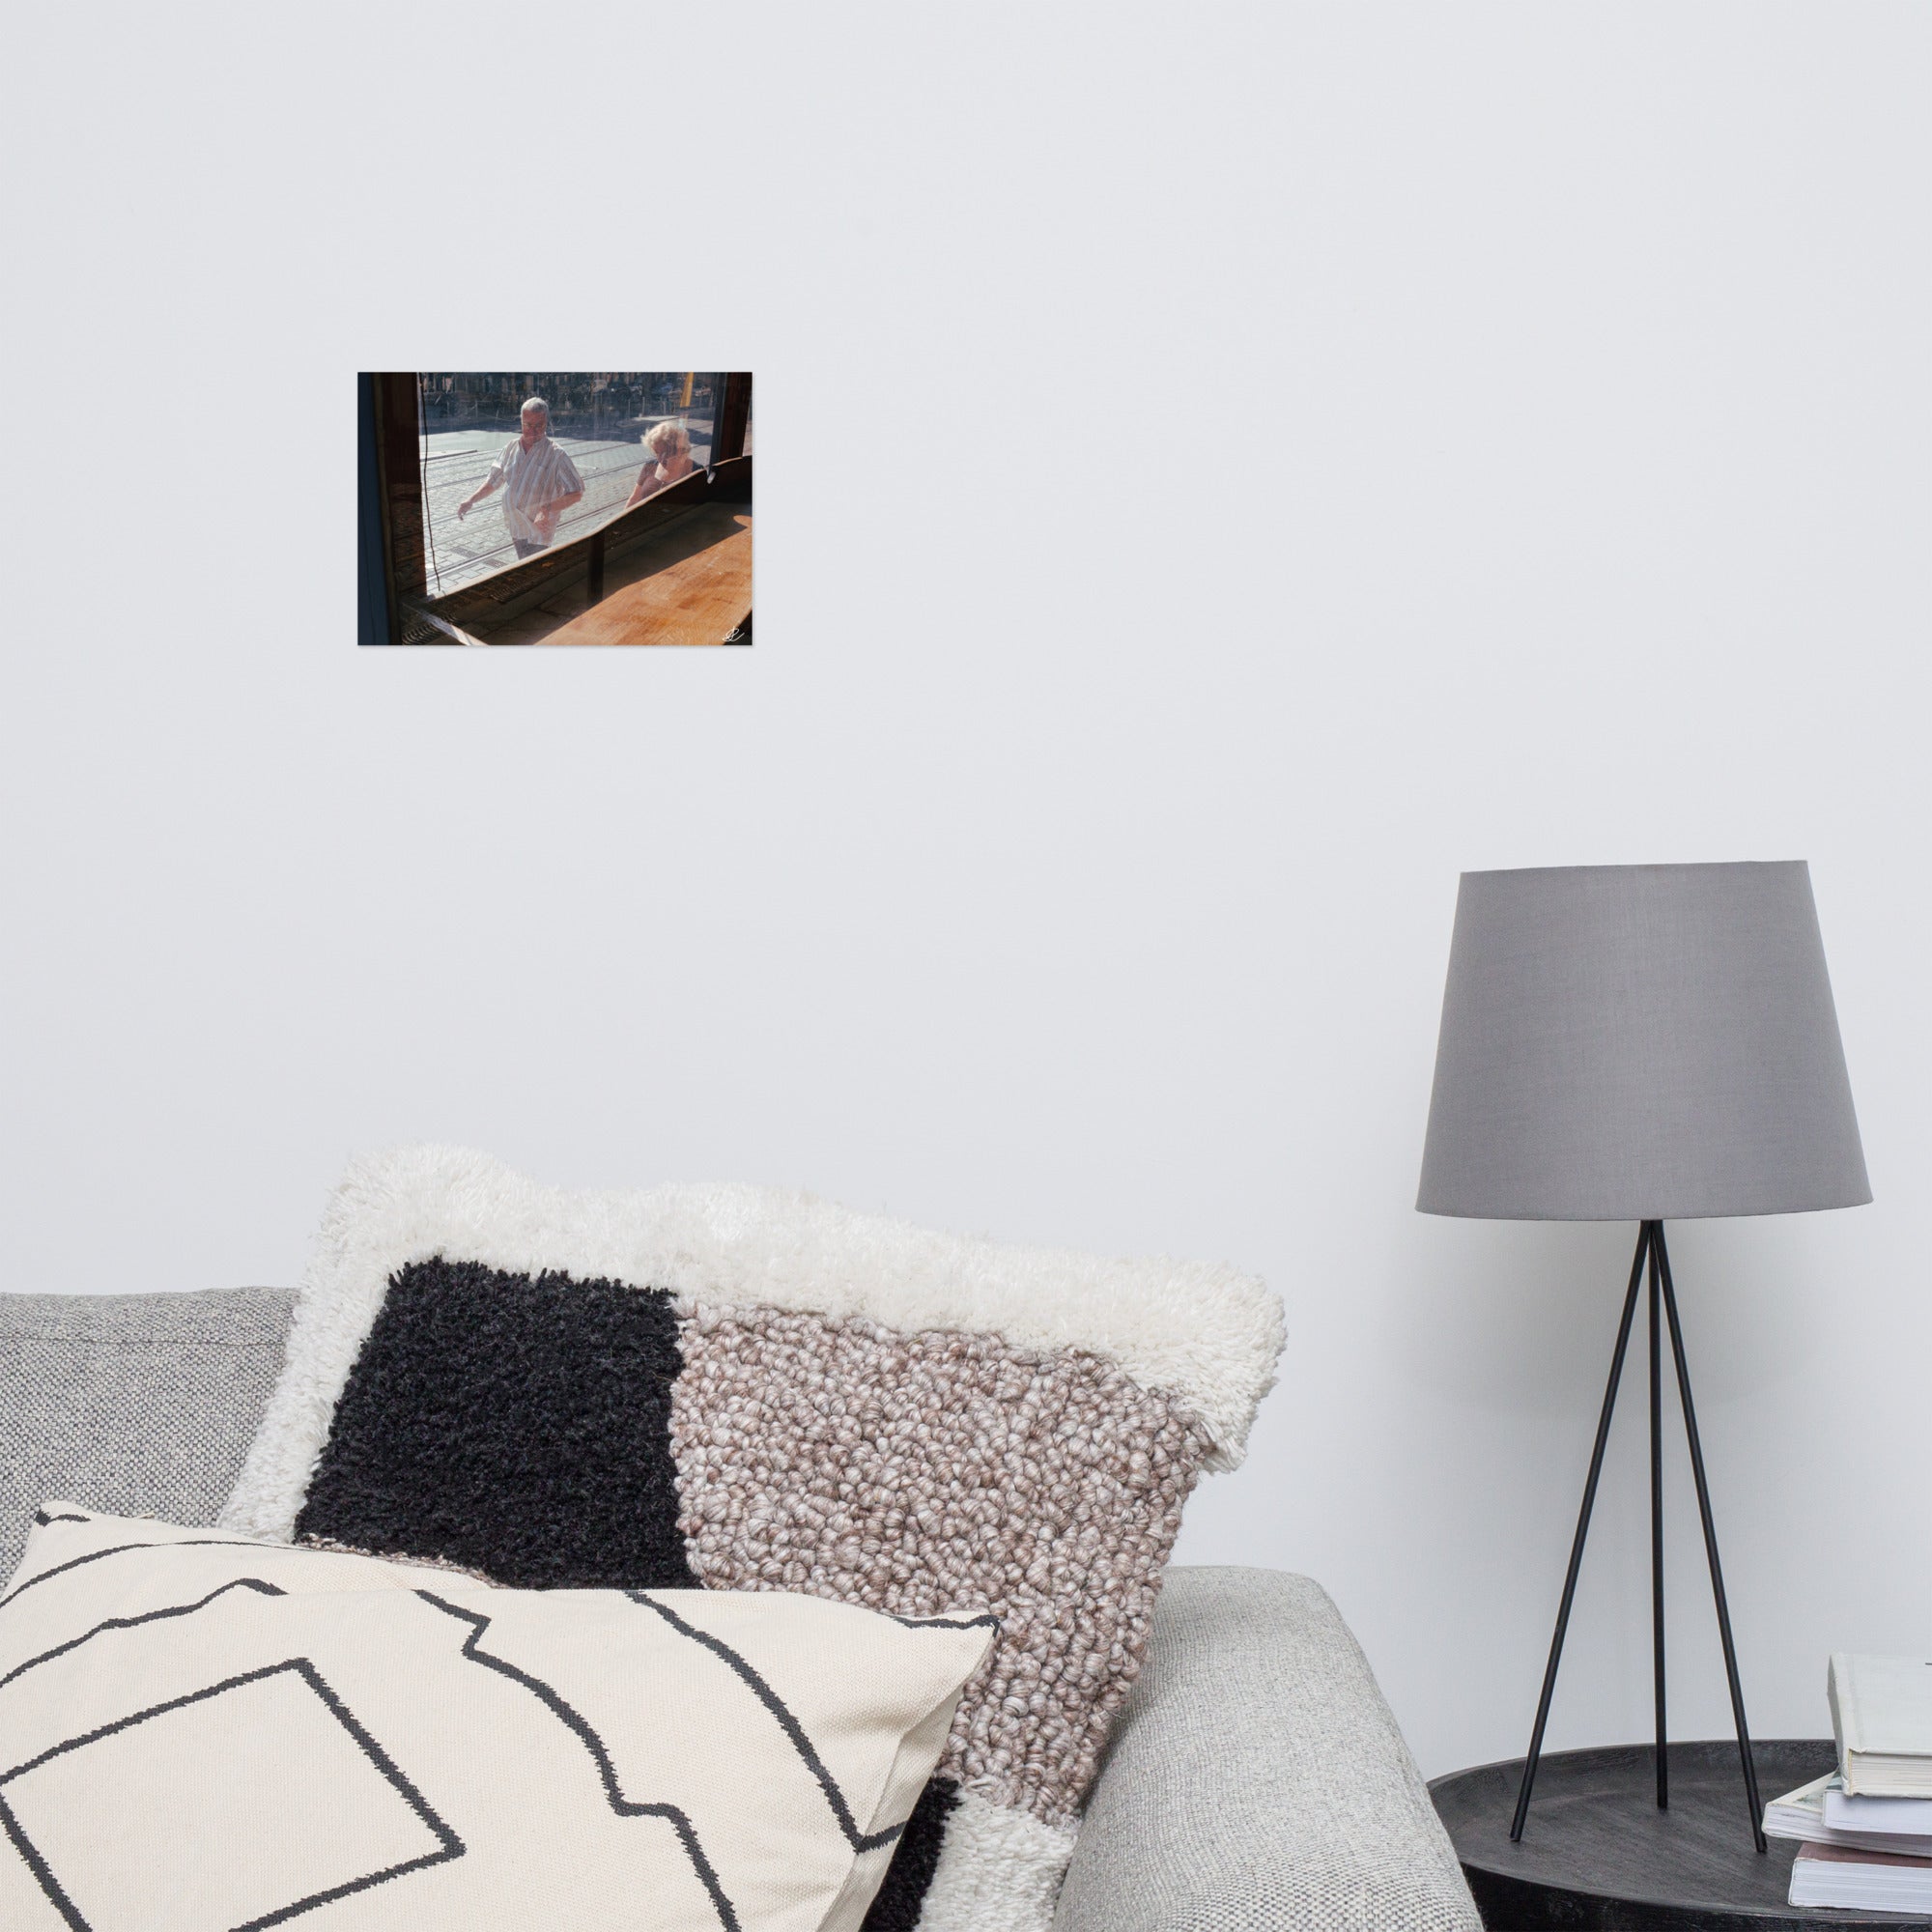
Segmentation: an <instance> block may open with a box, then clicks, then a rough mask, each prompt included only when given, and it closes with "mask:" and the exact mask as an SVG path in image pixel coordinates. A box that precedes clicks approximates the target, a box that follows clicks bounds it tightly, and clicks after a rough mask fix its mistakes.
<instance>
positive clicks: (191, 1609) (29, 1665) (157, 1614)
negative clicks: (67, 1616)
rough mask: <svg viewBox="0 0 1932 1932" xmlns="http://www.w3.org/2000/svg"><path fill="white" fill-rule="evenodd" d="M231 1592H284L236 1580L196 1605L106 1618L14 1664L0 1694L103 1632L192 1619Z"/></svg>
mask: <svg viewBox="0 0 1932 1932" xmlns="http://www.w3.org/2000/svg"><path fill="white" fill-rule="evenodd" d="M230 1590H253V1591H255V1592H256V1594H257V1595H258V1596H263V1597H285V1596H287V1595H288V1592H287V1591H286V1590H281V1589H277V1588H276V1586H275V1585H274V1584H273V1583H265V1582H264V1581H263V1580H262V1578H261V1577H236V1578H234V1580H233V1581H232V1582H227V1583H223V1584H222V1585H221V1587H220V1588H219V1589H218V1590H211V1591H210V1592H209V1593H208V1595H207V1596H205V1597H204V1598H202V1600H201V1601H200V1602H199V1603H197V1604H176V1605H172V1606H171V1607H169V1608H167V1609H165V1610H144V1611H142V1613H141V1614H140V1615H139V1616H138V1617H109V1618H108V1619H107V1621H106V1622H105V1623H99V1624H96V1625H95V1627H94V1628H93V1629H92V1630H91V1631H88V1632H86V1633H84V1634H82V1635H80V1636H72V1637H69V1638H68V1640H67V1641H66V1642H65V1643H57V1644H55V1645H54V1647H53V1648H52V1649H51V1650H43V1651H42V1652H41V1654H40V1656H38V1657H30V1658H28V1660H27V1661H26V1662H24V1663H16V1664H15V1665H14V1667H13V1669H12V1670H10V1671H8V1673H7V1674H6V1676H5V1677H0V1690H5V1689H6V1688H7V1686H8V1685H10V1684H11V1683H13V1681H14V1678H16V1677H24V1676H25V1675H26V1674H27V1672H28V1671H30V1670H31V1669H33V1667H34V1666H35V1665H36V1664H37V1663H51V1662H53V1660H54V1659H55V1658H57V1657H65V1656H66V1655H67V1654H68V1652H69V1651H71V1650H78V1649H79V1648H80V1647H81V1645H82V1644H84V1643H88V1642H91V1641H92V1640H93V1639H94V1638H95V1637H98V1636H99V1635H100V1634H101V1633H102V1632H104V1631H127V1630H133V1629H135V1628H136V1627H137V1626H138V1625H140V1624H157V1623H161V1622H164V1621H165V1620H166V1619H167V1618H169V1617H191V1616H192V1615H193V1614H194V1613H195V1611H196V1610H205V1609H206V1608H207V1607H208V1606H209V1605H210V1604H212V1603H213V1601H214V1600H215V1598H217V1597H225V1596H226V1595H227V1594H228V1593H229V1591H230Z"/></svg>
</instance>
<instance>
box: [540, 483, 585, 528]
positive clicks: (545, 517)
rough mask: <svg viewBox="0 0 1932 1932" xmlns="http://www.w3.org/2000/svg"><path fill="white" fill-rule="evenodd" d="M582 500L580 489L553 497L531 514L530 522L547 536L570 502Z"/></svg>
mask: <svg viewBox="0 0 1932 1932" xmlns="http://www.w3.org/2000/svg"><path fill="white" fill-rule="evenodd" d="M582 500H583V492H582V490H573V491H571V493H570V494H569V495H568V496H567V497H552V498H551V499H550V501H549V502H548V503H546V504H545V505H544V506H543V507H542V508H541V509H540V510H538V511H536V512H535V514H534V515H532V517H531V518H530V522H531V523H533V524H534V525H535V526H537V528H538V529H540V530H542V531H543V532H544V534H545V535H546V536H548V535H549V534H550V532H551V531H552V530H554V529H555V528H556V520H557V519H558V518H559V517H560V516H562V515H563V513H564V512H565V511H566V510H567V509H569V508H570V506H571V504H573V503H581V502H582Z"/></svg>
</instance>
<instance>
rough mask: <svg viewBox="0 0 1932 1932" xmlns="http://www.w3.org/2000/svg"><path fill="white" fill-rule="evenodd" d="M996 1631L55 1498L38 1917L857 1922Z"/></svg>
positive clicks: (211, 1923) (27, 1618) (31, 1792)
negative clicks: (527, 1582) (158, 1517)
mask: <svg viewBox="0 0 1932 1932" xmlns="http://www.w3.org/2000/svg"><path fill="white" fill-rule="evenodd" d="M993 1634H994V1626H993V1620H992V1619H991V1618H990V1617H987V1616H985V1615H983V1614H981V1615H970V1614H969V1615H962V1616H960V1617H957V1618H946V1617H940V1618H932V1619H898V1618H893V1617H889V1616H885V1615H882V1614H879V1613H877V1612H874V1611H870V1610H866V1609H862V1608H858V1607H856V1606H853V1605H841V1604H832V1603H826V1602H823V1601H821V1600H818V1599H816V1598H810V1597H804V1596H796V1595H790V1594H786V1593H781V1592H756V1593H750V1592H730V1591H716V1590H605V1589H589V1590H572V1589H565V1590H550V1591H537V1590H514V1589H500V1588H497V1587H495V1586H493V1585H491V1584H488V1583H486V1582H483V1581H481V1580H479V1579H477V1578H474V1577H469V1576H468V1575H465V1574H462V1573H460V1572H456V1571H451V1570H445V1569H436V1568H428V1567H425V1566H422V1565H417V1564H406V1563H399V1562H393V1561H389V1560H386V1559H379V1558H374V1557H367V1556H360V1555H355V1554H349V1553H338V1552H334V1551H327V1550H317V1549H303V1548H289V1547H287V1546H283V1545H273V1544H264V1543H261V1542H258V1541H255V1540H253V1539H249V1538H242V1537H237V1536H235V1535H233V1534H230V1533H226V1532H223V1531H220V1530H207V1529H188V1528H181V1527H178V1526H175V1525H171V1524H165V1523H156V1522H148V1521H142V1520H128V1519H121V1518H113V1517H104V1516H99V1515H97V1514H95V1513H94V1512H92V1511H89V1510H86V1509H82V1508H79V1507H77V1506H75V1505H72V1504H67V1503H50V1504H48V1505H47V1506H46V1507H45V1508H44V1509H43V1510H42V1511H41V1512H40V1514H39V1517H38V1519H37V1521H36V1526H35V1529H34V1532H33V1535H32V1537H31V1539H30V1540H29V1543H28V1546H27V1550H26V1554H25V1556H24V1558H23V1560H22V1562H21V1565H20V1568H19V1570H18V1571H17V1572H16V1573H15V1575H14V1578H13V1580H12V1582H11V1584H10V1585H9V1587H8V1589H7V1591H6V1592H5V1594H4V1595H0V1829H4V1834H5V1842H4V1843H0V1924H4V1925H5V1926H7V1927H8V1928H10V1932H42V1928H45V1932H260V1929H261V1928H267V1927H270V1926H275V1925H282V1924H286V1923H296V1924H298V1925H301V1926H308V1925H311V1924H312V1925H313V1926H314V1927H315V1932H439V1928H441V1927H445V1926H446V1927H450V1928H452V1929H453V1928H459V1927H460V1928H463V1932H494V1928H497V1927H501V1928H505V1932H509V1928H516V1932H527V1928H530V1927H534V1926H549V1925H556V1926H565V1925H567V1926H570V1927H571V1928H573V1932H597V1929H598V1928H610V1932H617V1928H619V1927H622V1928H624V1932H639V1928H643V1927H649V1928H653V1932H685V1928H692V1929H693V1932H696V1929H697V1928H703V1932H713V1928H719V1927H723V1928H726V1932H851V1928H856V1927H857V1926H858V1925H859V1924H860V1923H861V1921H862V1920H863V1919H864V1918H865V1916H866V1912H867V1907H868V1906H869V1904H870V1902H871V1900H872V1897H873V1895H874V1893H875V1891H876V1890H877V1889H878V1886H879V1883H880V1881H881V1879H882V1878H883V1876H884V1874H885V1871H886V1867H887V1865H888V1863H889V1861H890V1860H891V1857H892V1853H893V1849H894V1846H895V1843H896V1841H897V1839H898V1836H899V1834H900V1832H901V1830H902V1828H903V1826H904V1824H905V1822H906V1819H907V1818H908V1816H909V1815H910V1814H911V1812H912V1810H913V1807H914V1804H915V1803H916V1802H917V1801H918V1799H919V1796H920V1793H921V1791H922V1789H923V1786H924V1784H925V1782H926V1779H927V1777H928V1776H929V1775H930V1773H931V1771H932V1767H933V1764H934V1762H935V1760H936V1759H937V1757H938V1755H939V1752H940V1750H941V1748H942V1747H943V1746H944V1744H945V1741H946V1737H947V1732H948V1728H949V1726H950V1724H951V1722H952V1713H953V1710H954V1707H955V1706H956V1704H957V1702H958V1698H959V1693H960V1690H961V1688H962V1687H963V1686H964V1684H965V1683H966V1680H967V1679H968V1678H969V1677H971V1676H972V1674H973V1673H974V1671H975V1670H976V1669H977V1668H978V1667H979V1666H980V1662H981V1661H982V1659H983V1658H984V1656H985V1654H986V1651H987V1648H988V1646H989V1644H990V1643H991V1641H992V1637H993Z"/></svg>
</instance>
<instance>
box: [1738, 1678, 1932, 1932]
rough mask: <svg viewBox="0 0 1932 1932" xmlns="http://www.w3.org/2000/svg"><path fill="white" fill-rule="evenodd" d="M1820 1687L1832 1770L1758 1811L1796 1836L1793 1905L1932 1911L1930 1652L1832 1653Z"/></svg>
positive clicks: (1772, 1831)
mask: <svg viewBox="0 0 1932 1932" xmlns="http://www.w3.org/2000/svg"><path fill="white" fill-rule="evenodd" d="M1825 1689H1826V1693H1827V1695H1828V1696H1829V1697H1830V1698H1831V1702H1832V1731H1833V1736H1834V1737H1835V1738H1836V1740H1837V1744H1838V1768H1837V1770H1836V1771H1833V1772H1830V1773H1828V1774H1827V1775H1826V1776H1823V1777H1820V1778H1817V1779H1814V1780H1813V1781H1812V1782H1811V1783H1809V1784H1807V1785H1804V1787H1803V1788H1802V1789H1800V1790H1797V1791H1793V1792H1789V1793H1787V1794H1786V1795H1785V1796H1784V1797H1782V1798H1779V1799H1777V1800H1776V1801H1775V1802H1774V1803H1772V1804H1767V1805H1766V1806H1765V1809H1764V1829H1765V1833H1766V1834H1767V1835H1768V1836H1771V1837H1777V1838H1797V1839H1799V1840H1800V1841H1801V1842H1800V1844H1799V1847H1798V1856H1797V1857H1796V1858H1795V1859H1794V1860H1793V1861H1792V1864H1791V1903H1792V1904H1793V1905H1824V1906H1837V1907H1840V1908H1843V1909H1846V1910H1852V1911H1864V1912H1923V1911H1926V1910H1928V1909H1932V1658H1918V1657H1844V1656H1837V1657H1833V1659H1832V1665H1831V1669H1830V1671H1829V1672H1828V1673H1827V1675H1826V1680H1825Z"/></svg>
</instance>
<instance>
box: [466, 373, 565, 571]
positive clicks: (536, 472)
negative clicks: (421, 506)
mask: <svg viewBox="0 0 1932 1932" xmlns="http://www.w3.org/2000/svg"><path fill="white" fill-rule="evenodd" d="M499 485H500V486H501V488H502V491H503V523H504V526H505V527H507V529H508V530H509V532H510V541H511V542H512V543H513V544H515V545H516V547H517V554H518V556H520V557H525V556H533V555H534V554H536V553H537V552H538V551H540V550H547V549H548V548H549V547H550V540H551V538H552V537H554V535H555V534H556V522H557V519H558V518H559V517H560V516H562V515H563V513H564V511H566V510H567V509H569V508H570V506H571V504H573V503H576V502H581V501H582V497H583V478H582V477H581V476H580V475H579V474H578V473H577V465H576V464H574V463H573V462H571V460H570V458H569V457H567V456H566V455H565V454H564V453H563V451H562V450H561V449H559V448H558V447H557V446H556V444H555V443H554V442H553V441H552V440H550V405H549V404H548V403H547V402H545V401H544V399H543V398H542V397H541V396H532V397H531V398H530V399H529V401H528V402H526V404H525V405H524V423H523V434H522V435H521V436H520V437H518V439H517V440H516V441H515V442H510V443H505V444H504V445H503V453H502V455H501V456H499V457H497V460H496V462H495V463H493V464H492V465H491V466H490V473H489V475H487V476H486V477H484V479H483V480H482V482H481V483H479V484H478V485H477V486H476V488H475V490H474V491H473V492H471V494H470V495H469V496H468V497H465V498H464V499H463V501H462V502H460V503H459V504H457V506H456V514H457V515H458V516H459V517H467V516H468V515H469V512H470V511H471V510H472V509H473V508H474V507H475V506H476V505H477V504H478V503H480V502H481V501H482V500H483V498H484V497H487V496H489V494H490V493H491V491H493V490H495V489H497V487H498V486H499Z"/></svg>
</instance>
